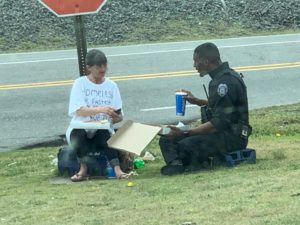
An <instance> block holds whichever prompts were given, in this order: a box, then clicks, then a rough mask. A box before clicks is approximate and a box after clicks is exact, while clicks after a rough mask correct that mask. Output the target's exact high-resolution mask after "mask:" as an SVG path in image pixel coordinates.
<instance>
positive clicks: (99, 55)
mask: <svg viewBox="0 0 300 225" xmlns="http://www.w3.org/2000/svg"><path fill="white" fill-rule="evenodd" d="M85 63H86V65H87V66H94V65H97V66H102V65H106V64H107V58H106V56H105V54H104V53H103V52H102V51H100V50H98V49H92V50H90V51H89V52H88V53H87V54H86V57H85Z"/></svg>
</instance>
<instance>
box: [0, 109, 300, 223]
mask: <svg viewBox="0 0 300 225" xmlns="http://www.w3.org/2000/svg"><path fill="white" fill-rule="evenodd" d="M299 109H300V104H294V105H288V106H280V107H271V108H266V109H259V110H253V111H251V123H252V125H253V127H254V132H253V136H252V137H251V139H250V143H249V147H252V148H255V149H256V151H257V163H256V164H241V165H239V166H237V167H235V168H233V169H230V168H226V167H217V168H214V169H213V170H205V171H201V172H198V173H192V174H184V175H179V176H174V177H163V176H161V175H160V173H159V169H160V167H161V166H162V165H163V162H162V159H161V155H160V153H159V148H158V146H157V141H158V139H157V138H156V139H154V141H153V142H152V143H151V144H150V145H149V146H148V147H147V150H149V151H151V152H153V153H155V154H157V156H158V159H157V160H156V161H154V162H152V163H147V164H146V167H145V168H142V169H139V170H138V173H139V176H138V177H134V178H133V179H132V180H131V181H133V182H134V183H135V186H134V187H127V186H126V185H127V182H128V181H126V180H121V181H117V180H90V181H87V182H82V183H64V184H53V183H50V181H49V180H51V179H53V178H54V177H56V176H57V170H56V168H55V167H54V166H52V165H51V164H50V162H51V160H52V159H53V158H54V157H55V155H56V153H57V148H43V149H33V150H26V151H25V150H23V151H21V150H19V151H13V152H5V153H1V154H0V224H22V225H27V224H28V225H34V224H43V225H44V224H45V225H46V224H87V225H96V224H97V225H98V224H105V225H110V224H122V225H123V224H124V225H127V224H128V225H129V224H142V225H143V224H162V225H167V224H172V225H173V224H182V223H183V222H187V221H191V222H194V223H196V224H198V225H200V224H239V225H240V224H243V225H247V224H249V225H252V224H272V225H273V224H278V225H282V224H284V225H287V224H291V225H296V224H300V217H299V208H300V189H299V188H300V179H299V177H300V164H299V158H300V151H299V146H300V133H299V131H300V114H299ZM278 132H281V136H276V134H277V133H278Z"/></svg>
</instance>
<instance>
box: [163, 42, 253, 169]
mask: <svg viewBox="0 0 300 225" xmlns="http://www.w3.org/2000/svg"><path fill="white" fill-rule="evenodd" d="M193 60H194V67H195V68H196V70H197V71H198V72H199V73H200V77H203V76H205V75H207V74H209V76H210V77H211V79H212V80H211V81H210V83H209V97H208V100H205V99H198V98H196V97H195V96H194V95H193V94H192V93H191V92H190V91H188V90H181V91H183V92H186V93H187V97H186V100H187V101H188V102H189V103H191V104H195V105H198V106H201V107H203V106H206V107H207V108H208V110H205V111H202V112H203V113H206V115H204V114H202V118H204V117H206V118H207V120H206V121H203V120H202V124H201V125H200V126H199V127H196V128H192V129H189V130H187V131H183V130H181V129H179V128H177V127H175V126H170V128H171V132H170V134H168V135H167V136H162V137H161V138H160V141H159V145H160V148H161V152H162V155H163V157H164V160H165V162H166V166H164V167H162V168H161V173H162V174H163V175H174V174H178V173H182V172H185V171H189V170H194V169H197V168H198V169H199V165H201V164H202V162H204V161H206V160H207V159H208V157H214V156H220V155H221V154H222V153H225V152H230V151H236V150H239V149H243V148H245V147H246V146H247V142H248V137H249V135H250V133H251V127H250V125H249V116H248V99H247V89H246V86H245V84H244V82H243V80H242V78H241V75H240V74H238V73H237V72H235V71H234V70H233V69H231V68H230V67H229V65H228V63H227V62H224V63H222V61H221V58H220V53H219V50H218V48H217V46H216V45H215V44H213V43H204V44H201V45H199V46H198V47H197V48H196V49H195V50H194V56H193Z"/></svg>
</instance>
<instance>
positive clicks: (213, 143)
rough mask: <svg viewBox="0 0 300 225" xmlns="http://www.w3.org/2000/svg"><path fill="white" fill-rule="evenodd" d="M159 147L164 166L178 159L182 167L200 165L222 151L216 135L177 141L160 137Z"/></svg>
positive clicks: (220, 141)
mask: <svg viewBox="0 0 300 225" xmlns="http://www.w3.org/2000/svg"><path fill="white" fill-rule="evenodd" d="M159 145H160V149H161V152H162V155H163V157H164V160H165V162H166V164H169V163H171V162H172V161H173V160H178V159H179V160H182V163H183V165H184V166H187V165H191V164H193V165H195V164H201V163H202V162H204V161H206V160H207V159H208V157H210V156H216V155H219V154H220V153H221V152H222V151H223V149H224V143H222V138H221V136H220V134H218V133H215V134H201V135H195V136H190V137H186V138H182V137H181V138H177V139H169V138H166V137H161V138H160V140H159Z"/></svg>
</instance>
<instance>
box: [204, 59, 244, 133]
mask: <svg viewBox="0 0 300 225" xmlns="http://www.w3.org/2000/svg"><path fill="white" fill-rule="evenodd" d="M209 75H210V77H211V78H212V80H211V81H210V83H209V99H208V105H209V108H210V110H211V114H212V118H211V120H210V122H211V123H212V124H213V126H214V127H215V128H216V129H217V130H218V131H219V132H225V133H226V134H227V135H232V134H233V130H232V125H234V124H238V123H243V124H245V125H248V124H249V119H248V117H249V116H248V99H247V90H246V86H245V84H244V82H243V80H242V78H241V76H240V74H238V73H237V72H235V71H234V70H232V69H231V68H229V65H228V63H227V62H224V63H222V64H221V65H220V66H219V67H218V68H216V69H215V70H214V71H212V72H210V73H209Z"/></svg>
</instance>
